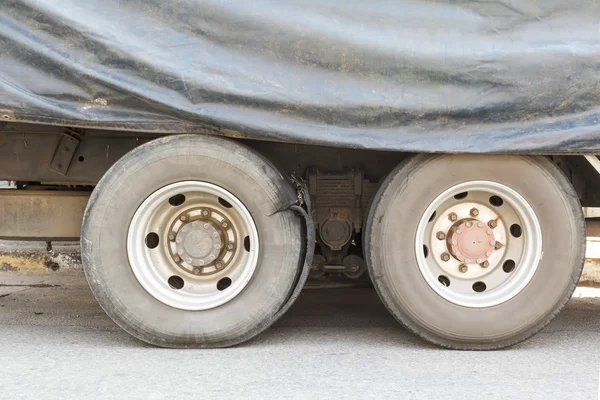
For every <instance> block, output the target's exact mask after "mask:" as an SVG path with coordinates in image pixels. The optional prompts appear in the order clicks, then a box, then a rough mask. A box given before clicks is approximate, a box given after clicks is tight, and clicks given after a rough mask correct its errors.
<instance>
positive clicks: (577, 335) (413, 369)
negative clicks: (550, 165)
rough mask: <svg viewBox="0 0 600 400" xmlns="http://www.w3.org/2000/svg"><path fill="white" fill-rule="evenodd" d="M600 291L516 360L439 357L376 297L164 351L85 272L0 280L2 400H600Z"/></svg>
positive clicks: (588, 292) (310, 303)
mask: <svg viewBox="0 0 600 400" xmlns="http://www.w3.org/2000/svg"><path fill="white" fill-rule="evenodd" d="M599 293H600V289H583V290H580V291H579V292H577V296H579V297H577V298H574V299H573V300H571V302H570V303H569V304H568V305H567V307H566V309H565V310H564V311H563V312H562V313H561V314H560V315H559V316H558V318H557V319H556V320H555V321H554V322H553V323H552V324H551V325H550V326H549V327H547V328H546V329H545V330H544V331H543V332H541V333H540V334H538V335H537V336H535V337H534V338H532V339H530V340H528V341H527V342H525V343H523V344H520V345H518V346H516V347H514V348H512V349H510V350H503V351H495V352H460V351H449V350H442V349H438V348H435V347H432V346H430V345H428V344H426V343H424V342H422V341H421V340H419V339H417V338H415V337H414V336H412V335H411V334H409V333H408V332H407V331H406V330H404V329H403V328H402V327H401V326H400V325H399V324H398V323H397V322H396V321H395V320H394V319H393V318H392V317H391V316H390V315H389V314H388V312H387V310H386V309H385V308H384V307H383V306H382V305H381V303H380V302H379V300H378V298H377V296H376V294H375V293H374V292H373V291H372V290H370V289H360V288H343V289H319V290H316V289H313V290H305V291H304V292H303V294H302V296H301V297H300V298H299V300H298V302H297V303H296V304H295V305H294V307H293V308H292V309H291V310H290V312H289V313H288V314H287V315H286V316H285V317H284V318H283V319H282V320H281V321H280V322H279V323H278V324H277V325H276V326H275V327H273V328H271V329H270V330H268V331H267V332H265V333H264V334H262V335H261V336H260V337H259V338H258V339H255V340H254V341H252V342H250V343H248V344H245V345H242V346H238V347H235V348H230V349H221V350H168V349H159V348H154V347H151V346H148V345H145V344H143V343H141V342H139V341H137V340H135V339H133V338H131V337H130V336H129V335H127V334H126V333H124V332H122V331H121V330H120V329H119V328H117V327H116V326H115V325H114V324H113V323H112V322H111V321H110V320H109V319H108V317H106V316H105V315H104V313H103V312H102V310H101V309H100V308H99V306H98V305H97V304H96V302H95V300H94V299H93V297H92V295H91V293H90V291H89V289H88V288H87V285H86V283H85V280H84V279H83V276H82V275H81V274H80V273H76V274H74V273H69V274H62V273H59V274H54V275H50V276H47V277H45V278H40V277H22V276H10V275H8V276H0V321H1V323H0V340H1V344H0V366H1V369H0V371H1V375H0V398H5V399H21V398H27V399H34V398H35V399H41V398H44V399H71V398H74V399H75V398H76V399H83V398H115V399H132V398H148V399H165V398H177V399H183V398H194V399H205V398H259V399H269V398H271V399H284V398H298V399H322V398H343V399H347V398H361V399H364V398H377V399H379V398H394V399H413V398H415V399H417V398H418V399H434V398H435V399H469V398H485V399H487V398H498V399H500V398H501V399H506V398H513V399H529V398H531V399H594V400H595V399H598V398H599V388H598V379H599V375H600V294H599Z"/></svg>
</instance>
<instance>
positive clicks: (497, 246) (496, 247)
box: [494, 242, 502, 250]
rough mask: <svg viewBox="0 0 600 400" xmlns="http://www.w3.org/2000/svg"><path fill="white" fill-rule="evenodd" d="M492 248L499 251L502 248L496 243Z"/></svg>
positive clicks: (500, 244)
mask: <svg viewBox="0 0 600 400" xmlns="http://www.w3.org/2000/svg"><path fill="white" fill-rule="evenodd" d="M494 248H495V249H496V250H500V249H501V248H502V243H500V242H496V244H495V245H494Z"/></svg>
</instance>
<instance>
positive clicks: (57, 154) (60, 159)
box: [50, 132, 81, 175]
mask: <svg viewBox="0 0 600 400" xmlns="http://www.w3.org/2000/svg"><path fill="white" fill-rule="evenodd" d="M80 142H81V140H80V139H79V138H78V137H75V136H74V135H73V134H72V133H70V132H69V133H67V132H63V133H62V134H61V135H60V136H59V138H58V142H57V143H56V149H55V150H54V156H53V157H52V161H51V162H50V169H52V170H54V171H56V172H58V173H60V174H62V175H67V171H68V170H69V166H70V165H71V161H73V157H74V156H75V153H76V152H77V148H78V147H79V143H80Z"/></svg>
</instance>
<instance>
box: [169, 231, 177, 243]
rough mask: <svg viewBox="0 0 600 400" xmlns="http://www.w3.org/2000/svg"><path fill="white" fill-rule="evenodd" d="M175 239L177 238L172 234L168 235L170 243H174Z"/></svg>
mask: <svg viewBox="0 0 600 400" xmlns="http://www.w3.org/2000/svg"><path fill="white" fill-rule="evenodd" d="M176 237H177V235H175V234H174V233H173V232H171V233H169V240H170V241H171V242H174V241H175V238H176Z"/></svg>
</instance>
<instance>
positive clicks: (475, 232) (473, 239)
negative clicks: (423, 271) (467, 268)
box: [448, 220, 496, 264]
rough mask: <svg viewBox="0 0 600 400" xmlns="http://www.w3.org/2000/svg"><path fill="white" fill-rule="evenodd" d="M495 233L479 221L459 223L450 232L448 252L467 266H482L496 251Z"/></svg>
mask: <svg viewBox="0 0 600 400" xmlns="http://www.w3.org/2000/svg"><path fill="white" fill-rule="evenodd" d="M495 244H496V239H495V237H494V232H493V231H492V230H491V229H490V228H489V227H488V226H487V225H486V224H484V223H483V222H481V221H478V220H467V221H459V222H457V223H456V224H454V225H453V226H452V228H450V231H449V232H448V250H449V251H450V253H451V254H452V255H453V256H454V257H455V258H456V259H458V260H459V261H462V262H464V263H465V264H480V263H482V262H484V261H486V260H487V259H488V258H489V257H490V256H491V255H492V251H493V250H494V245H495Z"/></svg>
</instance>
